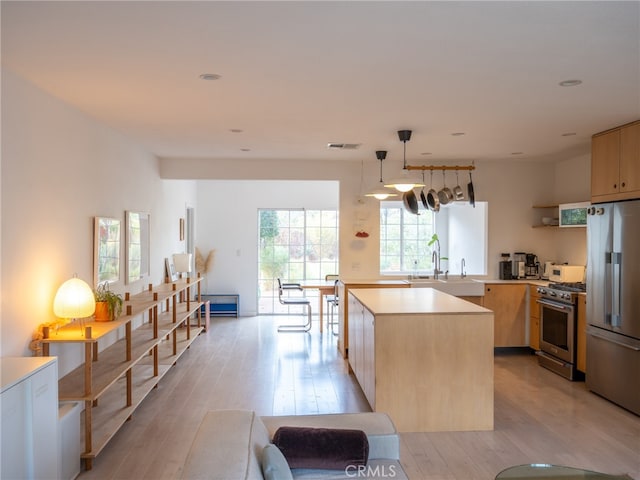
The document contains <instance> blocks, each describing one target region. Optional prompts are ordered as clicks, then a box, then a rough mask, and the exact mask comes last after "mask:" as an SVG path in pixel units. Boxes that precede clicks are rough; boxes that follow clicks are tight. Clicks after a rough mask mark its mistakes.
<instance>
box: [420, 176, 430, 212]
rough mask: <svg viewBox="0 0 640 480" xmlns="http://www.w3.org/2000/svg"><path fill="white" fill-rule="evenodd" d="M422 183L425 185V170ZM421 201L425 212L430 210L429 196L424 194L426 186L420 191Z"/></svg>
mask: <svg viewBox="0 0 640 480" xmlns="http://www.w3.org/2000/svg"><path fill="white" fill-rule="evenodd" d="M422 183H423V184H424V170H423V171H422ZM420 201H422V206H423V207H424V209H425V210H429V202H427V196H426V195H425V193H424V186H423V187H422V190H420Z"/></svg>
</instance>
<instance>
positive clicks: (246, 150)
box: [240, 148, 251, 152]
mask: <svg viewBox="0 0 640 480" xmlns="http://www.w3.org/2000/svg"><path fill="white" fill-rule="evenodd" d="M240 151H241V152H250V151H251V149H250V148H241V149H240Z"/></svg>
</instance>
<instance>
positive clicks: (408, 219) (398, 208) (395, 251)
mask: <svg viewBox="0 0 640 480" xmlns="http://www.w3.org/2000/svg"><path fill="white" fill-rule="evenodd" d="M434 216H435V215H434V213H433V212H431V211H421V213H420V215H414V214H412V213H409V212H408V211H407V210H406V209H405V208H404V206H403V204H402V202H380V272H381V273H388V274H391V273H415V272H417V271H427V270H432V269H433V266H432V265H433V264H432V262H431V250H430V247H429V246H428V245H427V244H428V242H429V240H430V239H431V237H432V236H433V234H434V233H436V232H435V225H434Z"/></svg>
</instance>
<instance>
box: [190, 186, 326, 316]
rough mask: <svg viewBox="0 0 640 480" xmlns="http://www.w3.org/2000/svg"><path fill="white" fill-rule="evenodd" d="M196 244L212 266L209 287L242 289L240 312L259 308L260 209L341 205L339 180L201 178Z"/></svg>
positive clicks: (217, 290) (214, 290)
mask: <svg viewBox="0 0 640 480" xmlns="http://www.w3.org/2000/svg"><path fill="white" fill-rule="evenodd" d="M197 190H198V209H197V211H196V231H197V233H196V246H197V247H198V249H199V250H200V251H201V252H202V254H203V256H205V257H206V256H207V254H208V253H209V251H211V250H214V249H215V262H214V265H213V268H212V269H211V270H210V271H209V272H207V275H206V281H205V283H204V285H205V290H206V292H208V293H238V294H240V314H241V315H255V314H256V312H257V297H258V294H257V291H256V289H257V284H258V209H260V208H305V209H308V210H320V209H337V208H338V182H335V181H243V180H240V181H234V180H201V181H198V183H197Z"/></svg>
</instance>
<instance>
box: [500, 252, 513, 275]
mask: <svg viewBox="0 0 640 480" xmlns="http://www.w3.org/2000/svg"><path fill="white" fill-rule="evenodd" d="M500 256H501V257H502V259H501V260H500V270H499V273H500V280H511V278H512V269H513V267H512V263H511V260H510V258H509V257H510V255H509V254H508V253H503V254H501V255H500Z"/></svg>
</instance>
